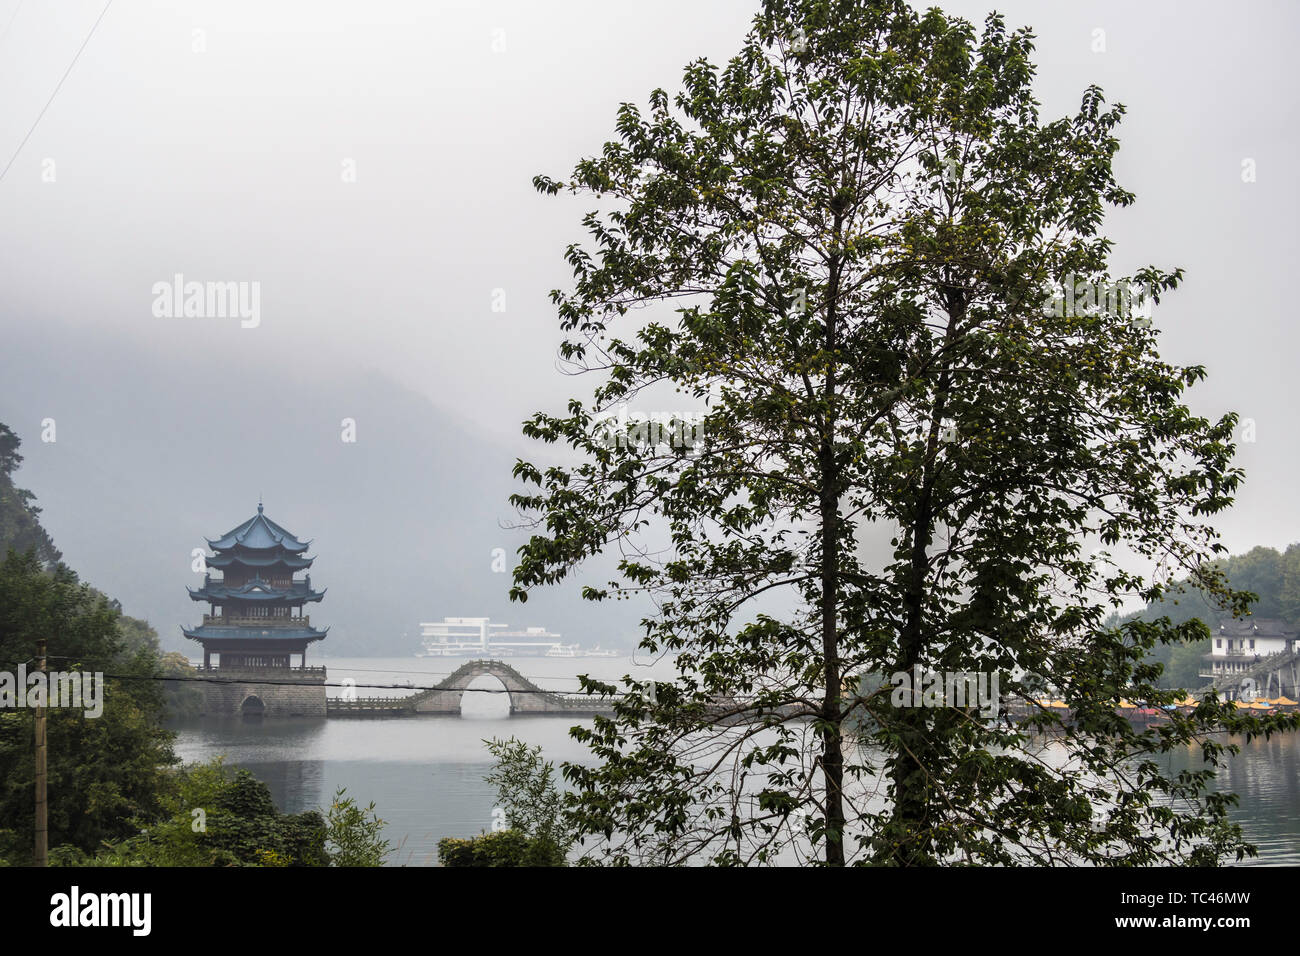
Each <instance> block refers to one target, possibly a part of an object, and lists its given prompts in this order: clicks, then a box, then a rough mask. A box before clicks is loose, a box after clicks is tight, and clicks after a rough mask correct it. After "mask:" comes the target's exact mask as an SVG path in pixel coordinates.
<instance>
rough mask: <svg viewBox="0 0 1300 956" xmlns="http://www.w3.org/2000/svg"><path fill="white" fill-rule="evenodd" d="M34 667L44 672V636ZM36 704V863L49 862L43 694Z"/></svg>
mask: <svg viewBox="0 0 1300 956" xmlns="http://www.w3.org/2000/svg"><path fill="white" fill-rule="evenodd" d="M36 669H37V670H39V671H40V672H41V673H42V674H44V673H45V638H43V637H41V638H38V639H37V641H36ZM38 699H39V700H40V703H39V704H37V706H36V865H37V866H46V865H48V862H49V850H50V846H49V842H50V834H49V807H48V806H47V805H46V802H45V694H41V696H40V697H39V698H38Z"/></svg>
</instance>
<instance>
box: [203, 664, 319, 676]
mask: <svg viewBox="0 0 1300 956" xmlns="http://www.w3.org/2000/svg"><path fill="white" fill-rule="evenodd" d="M194 669H195V670H196V671H198V672H199V673H200V674H212V675H214V676H218V677H226V678H229V679H231V680H236V679H238V677H239V676H240V675H241V674H242V675H248V676H250V677H265V676H266V675H267V674H268V673H274V674H287V675H289V676H292V677H324V676H325V668H324V667H270V666H267V667H247V666H240V665H235V666H233V667H222V666H221V665H220V664H212V665H210V666H208V667H204V666H203V665H202V664H199V665H197V666H196V667H195V668H194Z"/></svg>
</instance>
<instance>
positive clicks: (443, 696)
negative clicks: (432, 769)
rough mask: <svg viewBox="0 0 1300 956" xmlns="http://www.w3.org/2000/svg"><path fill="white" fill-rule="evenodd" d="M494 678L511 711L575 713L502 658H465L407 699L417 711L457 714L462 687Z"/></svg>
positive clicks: (568, 704)
mask: <svg viewBox="0 0 1300 956" xmlns="http://www.w3.org/2000/svg"><path fill="white" fill-rule="evenodd" d="M484 676H490V677H495V678H496V679H497V680H498V681H500V682H501V685H502V686H503V687H504V688H505V689H506V694H507V696H508V697H509V699H510V713H511V714H554V713H575V712H579V711H580V710H582V709H583V708H581V707H575V704H574V702H573V701H571V700H566V699H565V698H564V697H562V696H561V695H559V694H556V693H553V692H551V691H547V690H543V689H542V688H540V687H538V686H537V685H536V684H534V683H533V682H532V681H530V680H529V679H528V678H527V677H525V676H524V675H523V674H521V673H519V671H517V670H515V669H514V668H513V667H511V666H510V665H509V664H507V663H505V662H504V661H491V660H475V661H466V662H465V663H464V664H462V665H461V666H460V667H458V668H456V670H455V671H453V672H452V673H451V674H449V675H448V676H447V677H446V679H444V680H443V681H441V682H439V683H438V684H437V685H436V686H434V687H432V688H430V689H429V690H426V691H422V692H421V693H419V694H416V695H414V696H413V697H411V698H410V699H409V705H410V706H411V709H412V710H413V711H414V712H415V713H417V714H459V713H460V712H461V701H462V698H463V697H464V694H465V690H466V688H468V687H469V685H470V684H471V683H473V682H474V681H475V680H477V679H478V678H480V677H484Z"/></svg>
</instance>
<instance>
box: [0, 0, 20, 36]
mask: <svg viewBox="0 0 1300 956" xmlns="http://www.w3.org/2000/svg"><path fill="white" fill-rule="evenodd" d="M22 8H23V0H18V2H17V3H16V4H15V5H14V12H13V13H11V14H10V15H9V22H8V23H6V24H5V28H4V31H3V32H0V44H3V43H4V42H5V37H7V36H8V35H9V28H10V27H11V26H13V25H14V21H15V20H17V19H18V11H19V10H21V9H22Z"/></svg>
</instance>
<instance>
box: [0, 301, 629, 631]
mask: <svg viewBox="0 0 1300 956" xmlns="http://www.w3.org/2000/svg"><path fill="white" fill-rule="evenodd" d="M6 339H7V348H6V350H5V351H4V352H3V353H0V382H3V387H2V389H0V421H4V422H6V423H7V424H9V426H10V427H11V428H13V430H14V431H15V432H17V434H18V435H19V436H20V437H21V438H22V440H23V445H22V454H23V456H24V458H25V461H24V463H23V465H22V467H21V469H20V471H19V474H18V482H19V484H20V485H22V486H23V487H27V488H30V489H31V490H32V491H33V492H35V495H36V503H37V504H38V505H39V506H40V507H41V508H42V509H43V512H42V515H41V520H42V523H43V525H44V526H45V528H46V529H47V530H48V531H49V533H50V535H51V536H52V538H53V540H54V542H55V544H57V546H58V547H59V548H60V549H61V550H62V552H63V556H64V560H65V561H66V562H67V563H68V564H69V565H70V566H71V567H73V568H74V569H76V570H77V571H78V573H79V574H80V575H81V576H82V578H83V580H86V581H87V582H88V583H91V584H93V585H94V586H96V587H98V588H100V589H101V590H103V591H105V592H106V593H108V594H111V595H113V596H114V597H116V598H117V599H119V600H120V601H121V602H122V605H123V609H124V611H125V612H126V613H128V614H131V615H133V616H136V617H141V618H146V619H147V620H148V621H149V622H150V623H151V624H153V625H154V626H155V627H156V628H157V629H158V631H159V633H160V635H161V638H162V644H163V647H164V649H168V650H171V649H175V650H182V651H184V652H186V653H191V654H193V653H194V652H195V650H196V648H195V646H194V645H193V644H192V643H191V642H189V641H187V640H185V639H184V638H183V637H182V636H181V635H180V632H179V628H180V626H181V625H182V624H193V623H195V622H197V620H198V619H199V616H200V615H201V614H202V613H203V612H204V611H205V610H206V606H205V605H201V604H196V603H194V602H192V601H190V600H189V597H188V594H187V592H186V587H187V586H188V587H198V586H199V585H201V583H202V574H201V573H196V572H195V571H194V570H193V569H192V563H193V561H194V556H193V551H194V549H196V548H203V547H205V544H206V542H205V537H206V538H215V537H217V536H219V535H221V534H223V533H225V532H226V531H228V530H229V529H231V528H233V527H235V526H236V525H238V524H240V523H241V522H243V521H244V520H245V519H247V518H248V517H250V516H251V515H253V514H254V513H255V512H256V510H257V504H258V499H259V496H261V498H262V500H263V501H264V503H265V508H266V514H267V515H268V516H269V517H271V518H272V519H273V520H275V521H276V522H278V523H279V524H281V525H283V526H284V527H286V528H288V529H289V530H290V531H292V532H293V533H295V534H297V535H298V536H299V537H301V538H303V539H308V538H310V539H313V544H312V548H311V551H310V553H311V554H314V555H315V556H316V563H315V564H314V566H313V568H312V572H311V573H312V583H313V585H314V586H315V587H317V588H322V587H323V588H327V589H328V592H327V594H326V596H325V599H324V601H323V602H322V603H321V604H320V605H316V606H313V607H312V608H311V609H310V613H311V616H312V621H313V623H314V624H316V625H317V626H329V627H330V635H329V638H328V639H327V640H326V641H325V642H323V644H320V645H316V646H315V647H313V650H314V651H316V652H317V653H318V654H319V653H320V652H321V651H323V652H324V653H325V654H327V655H360V654H406V653H413V652H414V651H415V650H416V649H417V648H418V635H419V622H421V621H428V620H438V619H441V618H442V617H444V616H490V617H492V618H493V619H494V620H497V621H502V622H506V623H509V624H511V625H513V626H524V625H545V626H547V627H548V628H550V629H551V630H555V631H559V632H561V633H562V634H563V635H564V637H565V639H566V640H569V641H577V642H580V643H582V644H584V645H586V646H590V645H592V644H596V643H600V644H602V645H603V646H606V647H609V646H617V645H622V646H628V647H630V646H631V645H632V644H634V643H635V640H636V636H635V635H636V631H637V628H636V620H637V614H636V613H635V611H633V610H630V609H629V605H627V604H623V605H620V606H618V607H617V608H613V607H605V606H597V605H593V604H591V603H589V602H584V601H581V600H580V599H579V598H578V587H579V586H578V584H577V583H576V582H574V583H568V584H565V585H562V586H559V587H555V588H551V589H549V590H546V591H536V592H534V593H533V594H532V595H531V596H530V599H529V601H528V602H527V604H525V605H520V604H511V602H510V601H509V598H508V591H509V587H510V570H511V569H513V567H514V564H515V560H516V556H515V549H516V548H517V547H518V546H519V545H520V544H521V543H522V542H523V541H525V540H526V539H527V532H526V531H523V530H519V529H512V528H510V527H509V525H510V524H511V523H514V522H516V521H517V516H516V515H515V514H514V511H513V509H512V508H511V507H510V505H509V502H508V500H507V496H508V495H509V494H510V492H511V491H512V490H513V489H514V487H515V486H514V483H513V479H512V477H511V467H512V465H513V463H514V460H515V458H516V457H517V456H519V455H525V456H527V455H529V454H532V453H534V452H536V451H537V449H535V448H530V447H529V443H528V442H527V441H526V440H525V439H523V438H521V439H520V441H519V445H518V447H516V448H507V447H505V446H504V445H503V444H502V443H500V442H499V441H497V440H494V439H492V438H489V437H487V436H483V435H480V434H476V433H475V432H473V431H472V430H470V429H469V428H468V427H467V426H466V425H465V424H464V423H462V422H460V421H457V420H455V419H453V418H452V417H451V416H450V415H448V414H447V413H445V412H444V411H441V410H440V409H439V408H437V407H436V406H435V405H434V404H432V403H431V402H430V401H429V400H427V399H426V398H424V397H423V396H421V395H419V394H417V393H415V392H413V391H411V390H409V389H407V388H405V387H403V386H401V385H400V384H397V383H395V382H393V381H392V380H390V379H388V378H385V377H384V376H383V375H381V374H379V373H376V372H373V371H364V370H354V371H348V370H346V365H344V367H343V368H344V370H342V371H340V370H339V369H337V368H335V369H330V370H328V371H327V370H324V369H313V368H312V367H309V366H308V365H306V364H299V363H297V362H295V360H294V357H293V356H292V355H285V354H283V350H276V351H275V353H274V354H264V353H263V352H261V351H259V350H258V348H257V347H256V346H257V344H258V339H257V337H256V335H255V334H252V333H250V332H244V333H243V337H242V338H236V339H233V341H234V342H235V343H236V346H237V347H236V348H235V349H233V350H232V349H229V348H222V349H217V350H214V351H213V352H207V351H205V350H203V349H194V350H192V351H191V352H190V353H187V354H186V356H185V357H184V358H182V359H180V360H177V358H176V357H175V353H173V354H172V355H171V356H170V357H167V358H164V357H162V354H161V353H160V352H159V353H155V352H151V351H149V350H140V349H137V348H133V347H130V346H128V345H127V344H126V343H125V342H123V341H121V340H115V339H112V338H109V337H107V336H104V337H93V336H86V335H84V334H81V335H78V336H76V337H73V336H71V335H69V334H68V333H67V332H66V330H65V329H63V328H62V327H60V326H58V325H54V324H50V325H42V326H31V327H25V328H21V329H19V328H13V329H11V330H9V332H8V333H7V335H6ZM245 342H246V343H247V345H248V347H247V348H246V349H244V348H241V347H238V346H242V344H243V343H245ZM345 419H350V420H351V421H352V422H354V423H355V425H354V427H353V428H352V429H349V428H348V427H347V426H345V424H344V420H345ZM43 437H44V438H46V439H49V438H52V439H53V440H52V441H49V440H43ZM348 437H355V440H354V441H347V440H344V439H345V438H348ZM495 549H502V551H503V552H504V553H503V554H502V552H495ZM494 552H495V554H494ZM494 558H495V559H496V560H495V561H494ZM494 563H495V564H496V565H497V567H501V566H504V568H505V570H504V572H501V571H494V570H493V566H494ZM604 577H605V575H603V574H602V575H600V576H599V578H600V579H601V580H603V579H604Z"/></svg>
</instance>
